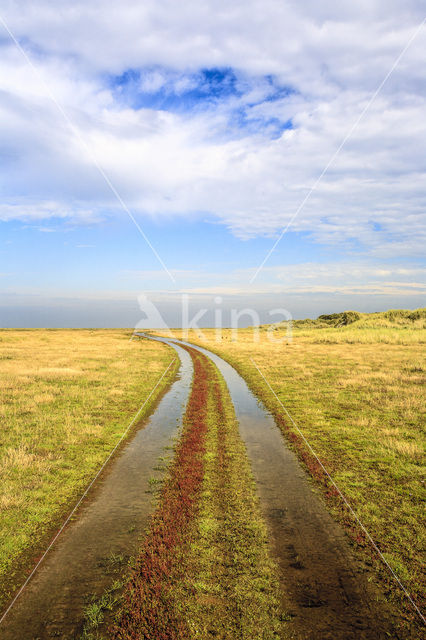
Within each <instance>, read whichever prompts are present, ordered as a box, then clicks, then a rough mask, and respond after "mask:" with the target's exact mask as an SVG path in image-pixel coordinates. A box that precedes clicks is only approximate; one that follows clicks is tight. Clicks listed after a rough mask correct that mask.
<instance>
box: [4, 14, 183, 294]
mask: <svg viewBox="0 0 426 640" xmlns="http://www.w3.org/2000/svg"><path fill="white" fill-rule="evenodd" d="M0 23H1V24H2V25H3V27H4V29H5V30H6V31H7V33H8V35H9V37H10V39H11V40H12V41H13V43H14V44H15V45H16V47H17V48H18V50H19V51H20V53H21V54H22V56H23V57H24V59H25V61H26V62H27V64H28V65H29V66H30V67H31V69H32V71H33V73H34V74H35V76H36V77H37V78H38V80H39V81H40V83H41V84H42V86H43V88H44V90H45V92H46V95H47V96H48V97H49V98H50V100H51V101H52V102H53V103H54V104H55V106H56V108H57V109H58V111H59V113H60V114H61V116H62V117H63V119H64V120H65V122H66V123H67V125H68V127H69V129H70V130H71V132H72V134H73V135H74V137H75V138H76V139H77V140H78V141H79V142H80V144H81V145H82V146H83V147H84V149H85V151H86V153H87V155H88V156H89V158H90V160H91V161H92V162H93V164H94V166H95V167H96V169H97V170H98V171H99V173H100V174H101V176H102V178H103V179H104V180H105V182H106V184H107V186H108V188H109V189H110V191H111V192H112V194H113V195H114V197H115V198H116V199H117V200H118V202H119V204H120V205H121V207H122V208H123V210H124V211H125V212H126V213H127V215H128V216H129V218H130V220H131V221H132V222H133V224H134V225H135V227H136V229H137V230H138V231H139V233H140V235H141V236H142V238H143V239H144V240H145V242H146V243H147V245H148V246H149V248H150V249H151V251H152V252H153V254H154V255H155V257H156V258H157V260H158V262H159V263H160V264H161V266H162V267H163V269H164V271H165V272H166V273H167V275H168V276H169V278H170V279H171V281H172V282H173V283H175V282H176V280H175V278H174V276H173V275H172V274H171V273H170V271H169V270H168V268H167V267H166V265H165V263H164V262H163V260H162V258H161V256H160V255H159V253H158V252H157V250H156V249H155V247H154V246H153V245H152V244H151V242H150V240H149V238H148V237H147V235H146V234H145V232H144V230H143V229H142V227H141V226H140V224H139V223H138V221H137V220H136V218H135V217H134V215H133V214H132V212H131V211H130V209H129V207H128V206H127V205H126V203H125V202H124V200H123V198H122V197H121V195H120V194H119V192H118V191H117V189H116V188H115V186H114V185H113V183H112V182H111V180H110V178H109V177H108V175H107V174H106V172H105V171H104V169H103V168H102V166H101V165H100V164H99V162H98V160H97V158H96V156H95V154H94V153H93V151H92V149H91V148H90V147H89V145H88V144H87V142H86V140H85V139H84V138H83V136H82V135H81V133H80V131H79V129H78V128H77V127H76V126H75V124H74V123H73V122H72V120H71V118H70V117H69V115H68V114H67V112H66V111H65V110H64V108H63V107H62V106H61V104H60V103H59V102H58V100H57V98H56V96H55V95H54V94H53V92H52V90H51V89H50V87H49V85H48V84H47V83H46V81H45V80H44V78H43V76H42V75H41V73H40V72H39V70H38V69H37V67H36V66H35V64H34V63H33V61H32V60H31V58H30V57H29V56H28V54H27V52H26V51H25V49H24V48H23V47H22V46H21V44H20V43H19V41H18V40H17V38H16V37H15V35H14V34H13V32H12V31H11V30H10V28H9V26H8V24H7V23H6V21H5V19H4V18H3V17H2V16H1V15H0Z"/></svg>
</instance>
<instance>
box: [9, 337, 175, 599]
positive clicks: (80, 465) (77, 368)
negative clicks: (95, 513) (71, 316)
mask: <svg viewBox="0 0 426 640" xmlns="http://www.w3.org/2000/svg"><path fill="white" fill-rule="evenodd" d="M130 335H131V334H130V333H129V332H128V331H123V330H96V331H91V330H28V331H27V330H23V331H15V330H3V331H0V420H1V425H2V427H1V440H0V583H1V579H2V576H3V577H4V576H5V574H6V572H9V573H13V567H14V566H15V564H16V560H17V558H18V556H19V555H20V554H21V553H22V552H23V551H25V550H26V549H28V548H30V547H32V548H34V547H36V546H37V543H38V541H40V540H41V539H42V537H43V535H44V534H45V533H46V531H49V529H50V527H51V526H52V524H54V523H55V521H56V520H57V518H58V517H59V515H60V514H61V513H62V512H63V511H64V510H66V509H67V508H68V506H69V505H70V503H71V501H72V500H74V499H75V497H76V496H77V495H79V494H80V493H81V492H82V490H83V488H84V487H85V486H86V485H87V483H88V481H89V479H90V478H91V477H92V476H93V475H94V473H95V472H96V470H97V469H98V468H99V467H100V465H101V464H102V462H103V461H104V459H105V458H106V456H107V454H108V453H109V452H110V451H111V449H112V448H113V446H114V445H115V443H116V442H117V441H118V439H119V438H120V435H121V434H122V433H123V431H124V429H125V428H126V426H127V425H128V423H129V422H130V420H131V419H132V417H133V416H134V415H135V414H136V412H137V410H138V409H139V408H140V406H141V405H142V403H143V402H144V400H145V399H146V398H147V396H148V394H149V393H150V391H151V390H152V388H153V387H154V385H155V383H156V382H157V381H158V379H159V378H160V376H161V375H162V373H163V372H164V370H165V368H166V367H167V365H168V364H169V363H170V361H171V360H172V359H173V358H174V354H172V352H171V350H169V349H168V348H167V347H165V346H164V345H162V344H159V343H155V342H149V341H143V342H142V341H132V342H130V341H129V336H130ZM176 365H177V363H176ZM175 371H176V367H175V366H172V367H171V369H170V371H169V373H168V375H167V376H166V377H165V379H164V383H163V384H162V385H160V386H159V388H158V389H157V390H156V393H155V394H154V396H153V397H152V399H151V401H150V402H149V403H148V405H147V406H146V408H145V411H144V413H143V415H142V417H143V416H144V415H146V414H147V412H148V411H149V409H150V408H151V407H152V404H153V402H154V401H155V398H156V397H158V395H159V393H160V392H161V390H162V389H163V388H164V385H165V384H166V383H167V382H168V381H170V380H171V378H172V377H173V375H174V374H175ZM0 595H1V594H0Z"/></svg>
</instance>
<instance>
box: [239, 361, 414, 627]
mask: <svg viewBox="0 0 426 640" xmlns="http://www.w3.org/2000/svg"><path fill="white" fill-rule="evenodd" d="M250 361H251V362H252V363H253V365H254V366H255V368H256V369H257V371H258V373H259V374H260V376H261V377H262V379H263V380H264V381H265V383H266V385H267V387H268V389H269V390H270V391H271V393H272V394H273V396H274V397H275V399H276V400H277V401H278V402H279V404H280V405H281V407H282V408H283V409H284V411H285V413H286V415H287V416H288V418H289V419H290V421H291V423H292V424H293V426H294V428H295V429H296V430H297V432H298V433H299V435H300V436H301V437H302V439H303V441H304V442H305V444H306V446H307V447H308V449H309V451H310V452H311V453H312V455H313V456H314V457H315V459H316V461H317V462H318V464H319V465H320V467H321V469H322V470H323V471H324V473H325V475H326V476H327V478H328V479H329V480H330V482H331V484H332V485H333V487H334V488H335V489H336V491H337V492H338V494H339V496H340V497H341V499H342V500H343V502H344V503H345V505H346V507H347V508H348V509H349V511H350V513H351V515H352V516H353V517H354V518H355V520H356V521H357V523H358V524H359V526H360V527H361V529H362V530H363V532H364V533H365V535H366V536H367V538H368V540H369V541H370V543H371V545H372V547H373V548H374V550H375V551H376V552H377V554H378V555H379V557H380V559H381V560H382V562H383V563H384V564H385V565H386V567H387V568H388V569H389V571H390V572H391V574H392V576H393V577H394V579H395V580H396V582H397V583H398V585H399V586H400V587H401V589H402V591H403V592H404V594H405V595H406V597H407V598H408V600H409V601H410V603H411V604H412V605H413V607H414V609H415V610H416V612H417V613H418V615H419V616H420V619H421V620H422V622H423V624H426V619H425V617H424V616H423V614H422V612H421V611H420V609H419V607H418V606H417V605H416V603H415V602H414V600H413V598H412V596H411V595H410V593H409V592H408V591H407V589H406V588H405V587H404V585H403V584H402V582H401V580H400V579H399V578H398V576H397V575H396V573H395V572H394V570H393V569H392V567H391V566H390V564H389V562H388V561H387V560H386V558H385V557H384V555H383V554H382V552H381V551H380V549H379V547H378V546H377V544H376V543H375V542H374V540H373V538H372V537H371V535H370V533H369V532H368V531H367V529H366V528H365V526H364V525H363V523H362V522H361V520H360V518H359V516H358V515H357V513H356V512H355V511H354V509H353V508H352V507H351V505H350V503H349V502H348V500H347V498H346V497H345V496H344V494H343V493H342V491H341V490H340V488H339V487H338V486H337V484H336V483H335V481H334V480H333V478H332V477H331V475H330V474H329V472H328V471H327V469H326V468H325V467H324V465H323V463H322V462H321V460H320V459H319V458H318V456H317V454H316V453H315V451H314V450H313V448H312V446H311V444H310V443H309V442H308V440H307V439H306V437H305V435H304V434H303V433H302V431H301V430H300V429H299V427H298V426H297V424H296V423H295V421H294V420H293V418H292V417H291V415H290V413H289V412H288V411H287V409H286V407H285V406H284V405H283V403H282V402H281V400H280V399H279V397H278V396H277V394H276V393H275V391H274V390H273V388H272V387H271V385H270V384H269V382H268V380H267V379H266V378H265V376H264V374H263V373H262V371H261V370H260V369H259V367H258V366H257V364H256V362H255V361H254V360H253V358H250Z"/></svg>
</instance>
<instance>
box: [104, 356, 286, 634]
mask: <svg viewBox="0 0 426 640" xmlns="http://www.w3.org/2000/svg"><path fill="white" fill-rule="evenodd" d="M188 351H189V352H190V354H191V356H192V359H193V362H194V382H193V386H192V391H191V394H190V398H189V402H188V406H187V410H186V414H185V417H184V424H183V433H182V436H181V439H180V441H179V443H178V445H177V448H176V455H175V459H174V462H173V463H172V466H171V468H170V473H169V476H168V478H167V479H166V481H165V484H164V487H163V490H162V493H161V497H160V501H159V505H158V507H157V509H156V511H155V513H154V515H153V517H152V521H151V525H150V529H149V531H148V534H147V536H146V538H145V540H144V542H143V544H142V548H141V551H140V554H139V556H138V559H137V561H136V565H135V568H134V570H133V572H132V575H131V578H130V580H129V582H128V585H127V587H126V590H125V593H124V601H123V605H122V608H121V610H120V611H119V613H118V615H117V619H116V622H115V624H114V625H113V628H112V630H111V633H112V635H113V637H114V638H116V639H119V640H129V639H136V638H138V639H139V640H142V639H146V640H148V639H149V640H154V639H155V640H175V639H176V640H177V639H179V640H185V639H191V640H192V639H200V640H201V639H203V638H213V637H214V638H217V639H225V638H228V639H231V638H232V639H235V638H241V639H244V640H245V639H247V640H249V639H250V640H255V639H258V640H260V639H262V640H273V639H275V638H279V637H281V628H282V616H281V612H280V606H279V584H278V580H277V577H276V573H275V567H274V563H273V561H272V560H271V558H270V556H269V551H268V540H267V533H266V528H265V525H264V523H263V520H262V518H261V515H260V508H259V504H258V499H257V496H256V490H255V485H254V480H253V478H252V475H251V470H250V464H249V461H248V458H247V454H246V451H245V447H244V444H243V443H242V441H241V439H240V436H239V433H238V424H237V421H236V419H235V415H234V411H233V407H232V403H231V400H230V397H229V394H228V391H227V388H226V385H225V383H224V381H223V379H222V377H221V376H220V374H219V372H218V370H217V369H216V367H215V366H214V365H213V364H212V363H211V362H210V361H209V360H208V358H206V357H205V356H204V355H202V354H200V353H199V352H197V351H195V350H193V349H188Z"/></svg>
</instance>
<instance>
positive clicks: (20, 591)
mask: <svg viewBox="0 0 426 640" xmlns="http://www.w3.org/2000/svg"><path fill="white" fill-rule="evenodd" d="M175 361H176V358H173V360H172V361H171V362H170V363H169V364H168V366H167V368H166V369H165V371H164V372H163V374H162V375H161V377H160V378H159V380H157V382H156V384H155V385H154V387H153V388H152V389H151V391H150V393H149V395H148V396H147V397H146V398H145V400H144V402H143V404H142V405H141V406H140V407H139V409H138V411H137V412H136V414H135V416H134V417H133V418H132V420H131V421H130V423H129V424H128V425H127V427H126V429H125V431H124V432H123V433H122V435H121V437H120V439H119V441H118V442H117V444H116V445H115V447H114V448H113V449H112V451H111V452H110V453H109V454H108V456H107V458H106V459H105V461H104V463H103V464H102V466H101V468H100V469H99V471H98V472H97V474H96V475H95V477H94V478H93V480H91V482H90V484H89V485H88V486H87V487H86V489H85V491H84V493H83V495H82V496H81V497H80V498H79V500H78V502H77V504H76V505H75V506H74V508H73V510H72V511H71V513H70V514H69V515H68V516H67V518H66V520H65V522H64V523H63V524H62V526H61V528H60V529H59V531H58V532H57V534H56V535H55V537H54V538H53V540H51V541H50V543H49V545H48V547H47V549H46V551H45V552H44V553H43V555H42V556H41V558H40V560H39V561H38V562H37V564H36V566H35V567H34V569H33V570H32V571H31V573H30V575H29V576H28V578H27V579H26V580H25V582H24V584H23V585H22V587H21V588H20V589H19V591H18V593H17V594H16V595H15V597H14V598H13V600H12V602H11V603H10V605H9V606H8V608H7V609H6V611H5V612H4V613H3V615H2V617H1V618H0V624H1V623H2V622H3V620H4V619H5V618H6V616H7V614H8V613H9V611H10V610H11V609H12V607H13V606H14V604H15V603H16V601H17V600H18V598H19V596H20V595H21V594H22V592H23V591H24V589H25V587H26V586H27V585H28V583H29V582H30V580H31V578H32V577H33V576H34V574H35V573H36V571H37V569H38V568H39V566H40V565H41V563H42V562H43V560H44V559H45V558H46V556H47V554H48V553H49V551H50V549H51V548H52V547H53V545H54V544H55V542H56V540H57V539H58V538H59V536H60V535H61V533H62V532H63V530H64V529H65V527H66V526H67V524H68V523H69V521H70V520H71V518H72V517H73V515H74V514H75V512H76V511H77V509H78V507H79V506H80V505H81V503H82V502H83V500H84V498H85V497H86V496H87V494H88V493H89V491H90V489H91V488H92V486H93V485H94V483H95V482H96V480H97V479H98V478H99V476H100V475H101V473H102V471H103V470H104V469H105V466H106V465H107V463H108V462H109V460H111V457H112V456H113V455H114V453H115V451H116V450H117V448H118V447H119V446H120V444H121V443H122V442H123V439H124V438H125V437H126V435H127V434H128V433H129V430H130V429H131V427H132V426H133V425H134V424H135V422H136V421H137V419H138V418H139V416H140V414H141V412H142V410H143V408H144V407H145V405H146V403H147V402H148V400H149V399H150V398H151V396H152V394H153V393H154V391H155V390H156V389H157V387H158V385H159V384H160V383H161V381H162V380H163V378H164V376H165V375H166V373H167V372H168V370H169V369H170V367H171V366H172V364H173V363H174V362H175Z"/></svg>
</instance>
